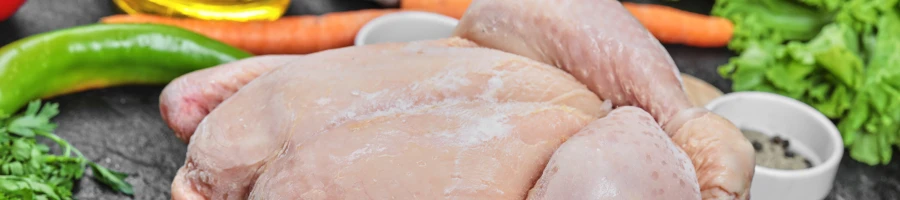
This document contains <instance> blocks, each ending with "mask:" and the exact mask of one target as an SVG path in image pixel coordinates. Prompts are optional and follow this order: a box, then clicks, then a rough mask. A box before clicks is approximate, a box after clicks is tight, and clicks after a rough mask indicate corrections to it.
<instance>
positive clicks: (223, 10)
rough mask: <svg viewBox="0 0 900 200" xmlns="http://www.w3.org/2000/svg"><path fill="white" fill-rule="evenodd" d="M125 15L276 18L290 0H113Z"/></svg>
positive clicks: (224, 18)
mask: <svg viewBox="0 0 900 200" xmlns="http://www.w3.org/2000/svg"><path fill="white" fill-rule="evenodd" d="M113 2H115V3H116V5H117V6H119V8H120V9H122V10H123V11H125V13H128V14H153V15H162V16H170V17H189V18H196V19H205V20H230V21H258V20H276V19H278V18H280V17H281V16H282V15H284V12H285V10H287V7H288V5H289V4H290V2H291V0H113Z"/></svg>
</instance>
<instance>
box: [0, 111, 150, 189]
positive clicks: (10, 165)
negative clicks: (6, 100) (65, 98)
mask: <svg viewBox="0 0 900 200" xmlns="http://www.w3.org/2000/svg"><path fill="white" fill-rule="evenodd" d="M57 106H58V105H57V104H53V103H47V104H44V105H43V108H41V107H42V106H41V103H40V101H32V102H31V103H30V104H28V108H27V109H26V110H25V112H24V113H22V114H20V115H18V116H15V117H12V118H5V117H0V199H72V188H73V186H74V181H76V180H78V179H81V177H82V175H84V168H85V167H86V165H90V166H91V169H93V177H94V179H97V180H98V181H100V182H101V183H104V184H105V185H107V186H109V187H110V188H111V189H113V190H115V191H118V192H121V193H124V194H128V195H131V194H133V192H134V191H133V189H132V186H131V184H129V183H128V182H125V178H126V177H127V175H125V174H123V173H120V172H115V171H111V170H109V169H107V168H105V167H103V166H100V165H98V164H96V163H93V162H90V161H88V160H87V159H86V158H85V157H84V155H82V154H81V152H80V151H78V149H75V148H74V147H72V145H70V144H69V143H68V142H66V141H65V140H63V139H62V138H60V137H59V136H56V135H55V134H53V130H54V129H55V128H56V124H53V123H52V122H50V119H51V118H53V117H54V116H56V114H58V113H59V110H57ZM37 136H41V137H45V138H47V139H50V140H52V141H54V142H56V143H57V144H58V145H59V146H60V147H61V149H63V153H62V155H54V154H50V153H49V152H50V148H49V147H48V146H46V145H44V144H41V143H38V142H37ZM73 153H74V155H72V154H73Z"/></svg>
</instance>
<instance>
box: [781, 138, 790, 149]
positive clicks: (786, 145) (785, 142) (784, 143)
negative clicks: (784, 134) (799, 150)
mask: <svg viewBox="0 0 900 200" xmlns="http://www.w3.org/2000/svg"><path fill="white" fill-rule="evenodd" d="M790 145H791V143H790V141H788V140H784V141H781V147H782V148H784V149H787V148H788V146H790Z"/></svg>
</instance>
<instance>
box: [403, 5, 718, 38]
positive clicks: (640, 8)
mask: <svg viewBox="0 0 900 200" xmlns="http://www.w3.org/2000/svg"><path fill="white" fill-rule="evenodd" d="M471 3H472V0H402V1H400V9H404V10H419V11H427V12H434V13H439V14H443V15H447V16H451V17H454V18H456V19H460V18H462V15H463V14H464V13H465V12H466V9H467V8H468V7H469V4H471ZM622 5H623V6H625V8H626V9H628V11H629V12H631V14H632V15H633V16H634V17H635V18H637V20H638V21H640V22H641V24H643V25H644V27H646V28H647V30H649V31H650V33H652V34H653V36H654V37H656V39H657V40H659V41H660V42H662V43H667V44H684V45H688V46H695V47H722V46H725V45H727V44H728V41H730V40H731V35H732V32H733V31H734V25H733V24H732V23H731V21H728V20H727V19H725V18H720V17H713V16H707V15H702V14H696V13H692V12H687V11H682V10H678V9H676V8H672V7H668V6H663V5H653V4H636V3H629V2H622Z"/></svg>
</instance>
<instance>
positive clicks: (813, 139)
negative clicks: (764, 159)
mask: <svg viewBox="0 0 900 200" xmlns="http://www.w3.org/2000/svg"><path fill="white" fill-rule="evenodd" d="M706 108H707V109H709V110H711V111H712V112H714V113H716V114H719V115H721V116H722V117H725V118H726V119H728V120H730V121H731V122H733V123H734V124H735V125H736V126H737V127H738V128H741V129H748V130H755V131H759V132H762V133H764V134H767V135H769V136H773V135H778V136H781V137H782V138H787V140H789V141H790V142H791V146H790V147H789V148H790V149H791V150H793V151H796V152H797V153H798V154H800V155H804V156H807V158H808V159H809V160H810V162H811V163H812V164H813V167H812V168H809V169H802V170H780V169H773V168H767V167H761V166H756V168H755V169H756V171H755V174H754V175H753V184H752V185H751V188H750V197H751V198H752V199H765V200H780V199H784V200H806V199H810V200H813V199H814V200H820V199H824V198H825V196H826V195H828V192H829V191H830V190H831V188H832V182H834V176H835V174H836V173H837V169H838V163H840V162H841V158H842V157H843V154H844V145H843V140H842V139H841V135H840V133H839V132H838V130H837V128H836V127H835V126H834V124H833V123H832V122H831V121H830V120H828V118H826V117H825V115H823V114H822V113H820V112H818V111H817V110H815V109H814V108H812V107H811V106H809V105H806V104H804V103H802V102H800V101H797V100H794V99H791V98H789V97H785V96H781V95H777V94H772V93H764V92H736V93H731V94H726V95H724V96H721V97H719V98H716V99H714V100H712V101H711V102H709V103H708V104H707V105H706Z"/></svg>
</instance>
